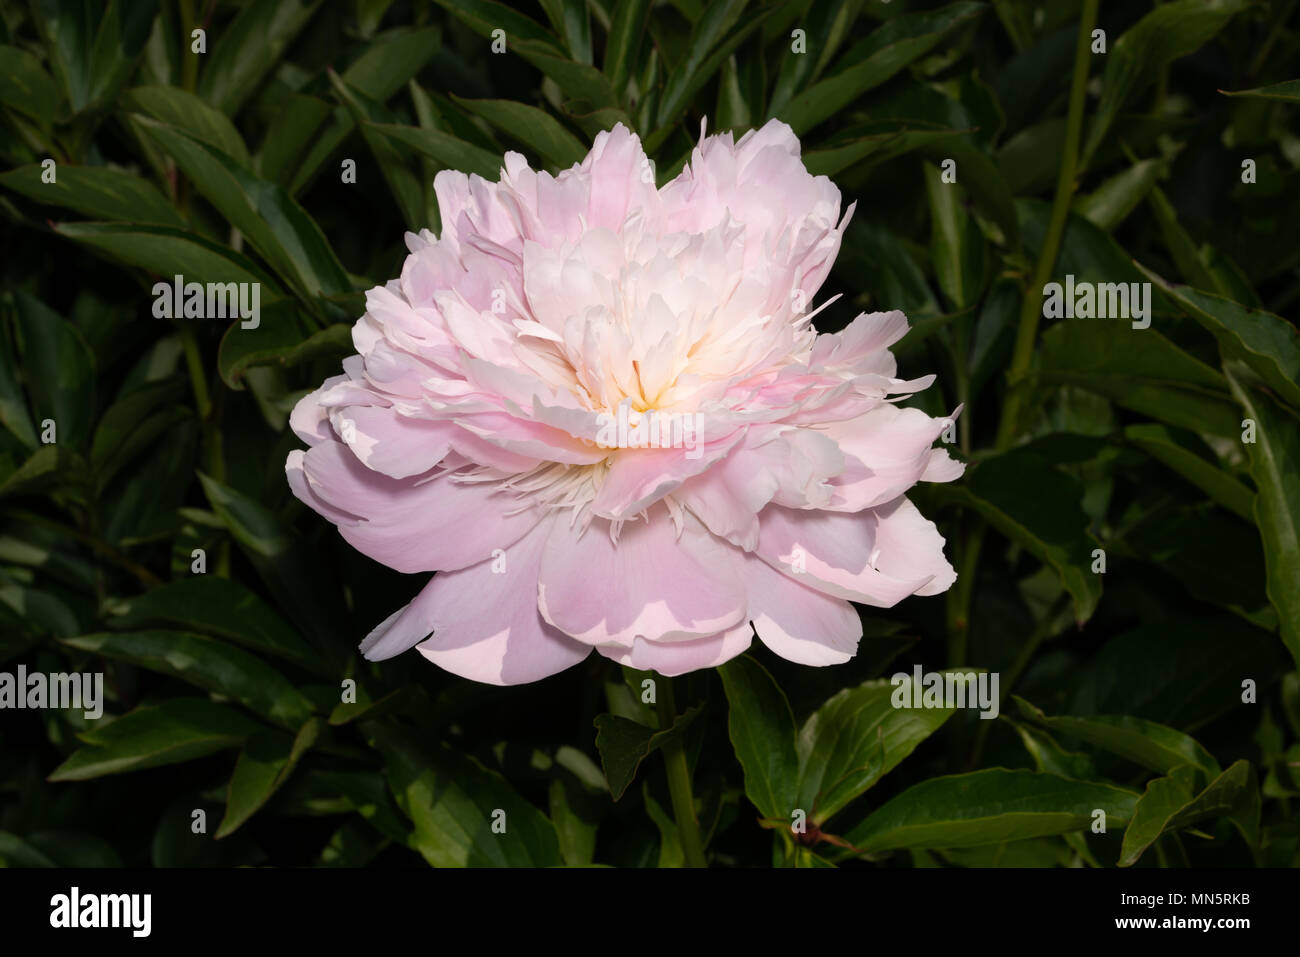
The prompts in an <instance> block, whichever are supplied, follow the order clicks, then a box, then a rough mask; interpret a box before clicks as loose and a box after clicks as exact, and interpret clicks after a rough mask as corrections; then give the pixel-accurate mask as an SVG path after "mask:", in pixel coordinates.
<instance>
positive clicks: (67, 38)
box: [31, 0, 94, 113]
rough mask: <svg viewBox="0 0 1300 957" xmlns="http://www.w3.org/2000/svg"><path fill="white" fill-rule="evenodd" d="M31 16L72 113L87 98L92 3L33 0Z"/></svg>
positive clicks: (80, 109)
mask: <svg viewBox="0 0 1300 957" xmlns="http://www.w3.org/2000/svg"><path fill="white" fill-rule="evenodd" d="M31 8H32V19H33V20H34V21H35V23H36V29H37V31H38V32H39V33H40V35H41V40H42V41H44V46H45V51H46V54H47V56H48V57H49V62H50V67H51V68H52V69H53V70H54V76H55V78H56V79H57V80H58V81H59V85H60V86H62V87H63V92H64V95H65V96H66V97H67V99H68V103H69V105H70V106H71V107H72V112H73V113H80V112H81V111H82V109H84V108H85V106H86V104H87V103H88V102H89V101H90V84H91V75H90V70H91V49H92V46H93V44H94V24H93V23H92V19H91V18H92V17H93V16H94V4H92V3H89V2H87V0H82V2H78V0H32V3H31Z"/></svg>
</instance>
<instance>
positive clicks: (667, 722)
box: [655, 675, 709, 867]
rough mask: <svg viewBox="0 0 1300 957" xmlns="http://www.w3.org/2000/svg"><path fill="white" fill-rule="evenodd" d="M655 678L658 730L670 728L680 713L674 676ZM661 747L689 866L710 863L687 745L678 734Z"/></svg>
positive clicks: (705, 865) (669, 789) (680, 837)
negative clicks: (675, 692) (674, 691)
mask: <svg viewBox="0 0 1300 957" xmlns="http://www.w3.org/2000/svg"><path fill="white" fill-rule="evenodd" d="M655 682H656V684H657V685H658V686H659V687H658V691H657V694H656V696H655V709H656V711H657V712H658V714H659V730H660V731H667V730H668V729H669V728H671V727H672V726H673V721H674V720H675V719H676V717H677V705H676V703H675V702H674V701H673V683H672V679H671V678H666V677H664V676H662V675H660V676H658V677H656V679H655ZM660 750H661V751H663V753H664V765H665V767H666V768H667V770H668V793H669V794H670V795H671V796H672V800H673V817H674V818H675V819H676V821H677V836H678V838H679V839H680V840H681V842H682V851H683V853H684V854H685V855H686V866H687V867H708V866H709V865H708V861H707V860H705V857H704V842H703V841H702V840H701V839H700V822H699V819H698V818H696V816H695V797H694V795H693V794H692V793H691V767H690V764H689V762H687V760H686V746H685V744H684V743H683V742H682V739H681V736H680V735H679V736H678V737H676V738H673V739H672V740H670V741H669V742H668V743H666V744H665V745H664V746H663V747H662V748H660Z"/></svg>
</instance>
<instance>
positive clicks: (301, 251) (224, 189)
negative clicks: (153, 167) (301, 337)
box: [141, 120, 351, 296]
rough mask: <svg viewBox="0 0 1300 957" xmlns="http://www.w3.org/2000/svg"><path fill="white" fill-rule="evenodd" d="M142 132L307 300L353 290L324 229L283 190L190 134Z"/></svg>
mask: <svg viewBox="0 0 1300 957" xmlns="http://www.w3.org/2000/svg"><path fill="white" fill-rule="evenodd" d="M141 122H142V125H143V129H144V132H145V134H146V135H147V136H149V137H150V138H151V139H152V140H153V141H154V142H156V143H157V144H158V145H159V146H161V147H162V149H163V150H164V151H166V153H167V154H168V155H169V156H171V157H172V158H173V159H174V160H175V161H176V164H177V165H178V166H179V167H180V168H181V169H182V170H184V171H185V175H186V176H188V177H190V179H191V180H193V181H194V185H195V186H196V187H197V188H198V190H199V192H201V193H202V194H203V195H204V196H205V197H206V198H207V199H208V200H209V201H210V202H211V203H212V204H213V205H214V206H215V207H217V209H218V210H220V212H221V214H222V215H223V216H225V217H226V219H227V220H229V221H230V224H231V225H232V226H234V227H235V228H236V229H238V230H239V231H240V232H241V233H243V234H244V236H245V237H246V238H247V239H248V241H249V242H250V243H251V244H252V245H253V247H254V248H255V249H257V251H258V252H260V253H261V254H262V255H263V256H264V257H266V259H267V260H268V261H269V262H271V263H272V264H273V265H274V266H275V267H276V268H277V270H278V271H279V272H280V273H281V275H283V276H284V277H285V278H288V279H291V280H294V281H296V283H297V285H298V286H299V287H300V288H301V289H302V290H303V291H304V292H305V293H306V294H307V295H308V296H319V295H332V294H336V293H341V292H346V291H348V290H349V289H351V285H350V283H349V282H348V278H347V274H346V273H345V272H344V271H343V266H342V265H341V264H340V263H339V261H338V257H337V256H335V255H334V251H333V250H332V249H331V248H330V245H329V241H328V240H327V239H326V238H325V235H324V234H323V233H322V232H321V230H320V227H319V226H317V225H316V223H315V221H314V220H313V219H312V218H311V217H310V216H308V215H307V212H306V211H305V210H304V209H303V208H302V207H301V206H299V205H298V203H297V202H295V201H294V200H293V198H292V197H290V196H289V194H288V193H286V192H285V191H284V190H283V189H281V188H280V187H279V186H277V185H276V184H274V183H268V182H266V181H265V180H261V179H258V178H257V177H255V176H253V174H252V173H250V172H248V171H247V170H246V169H244V168H243V167H241V166H240V165H239V164H238V163H237V162H236V161H235V160H234V159H233V158H232V157H230V156H227V155H226V154H225V153H222V152H221V151H220V150H217V149H215V148H214V147H212V146H209V145H208V144H207V143H204V142H203V141H202V140H197V139H194V138H193V137H192V136H190V135H189V134H187V133H184V132H182V131H181V130H178V129H176V128H175V127H171V126H167V125H166V124H163V123H157V122H154V121H152V120H142V121H141Z"/></svg>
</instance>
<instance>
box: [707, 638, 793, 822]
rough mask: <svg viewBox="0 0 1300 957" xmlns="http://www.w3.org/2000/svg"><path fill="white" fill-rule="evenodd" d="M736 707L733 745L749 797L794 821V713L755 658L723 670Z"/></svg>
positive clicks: (765, 812) (771, 815) (766, 811)
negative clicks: (792, 817)
mask: <svg viewBox="0 0 1300 957" xmlns="http://www.w3.org/2000/svg"><path fill="white" fill-rule="evenodd" d="M718 674H719V675H720V676H721V677H722V685H723V688H724V689H725V690H726V694H727V703H728V705H729V706H730V714H729V719H728V730H729V732H730V735H731V746H732V748H734V749H735V752H736V758H737V759H738V760H739V761H740V766H741V767H742V768H743V769H744V771H745V794H747V795H748V796H749V799H750V801H752V802H753V804H754V806H755V807H756V808H758V810H759V813H760V814H761V815H762V816H763V817H764V818H767V819H770V820H781V821H789V820H790V815H791V814H792V813H793V812H794V811H795V809H796V808H797V807H798V806H799V805H798V794H799V777H798V774H799V756H798V753H797V751H796V746H795V725H794V715H793V714H792V713H791V711H790V703H789V702H788V701H787V700H786V697H785V694H784V693H783V692H782V691H781V689H780V688H779V687H778V686H777V683H776V681H775V680H773V678H772V676H771V675H770V674H768V672H767V669H766V668H764V667H763V666H762V665H760V664H759V663H758V662H757V661H755V660H754V659H753V658H751V657H750V656H749V655H744V656H742V657H740V658H733V659H732V660H731V661H729V662H727V663H726V664H725V665H722V666H721V667H720V668H719V669H718Z"/></svg>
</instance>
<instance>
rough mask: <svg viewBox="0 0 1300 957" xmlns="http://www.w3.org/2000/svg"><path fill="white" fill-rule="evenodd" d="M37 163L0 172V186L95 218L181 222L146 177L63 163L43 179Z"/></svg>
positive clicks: (40, 201)
mask: <svg viewBox="0 0 1300 957" xmlns="http://www.w3.org/2000/svg"><path fill="white" fill-rule="evenodd" d="M43 172H44V170H43V169H42V168H41V167H40V165H39V164H32V165H30V166H20V167H18V168H17V169H14V170H10V171H9V172H7V173H4V174H0V186H5V187H6V188H8V189H12V190H13V191H14V192H16V193H20V194H22V195H23V196H26V197H27V198H28V199H34V200H35V201H36V202H38V203H47V204H49V205H52V206H62V207H64V208H66V209H73V210H76V211H77V212H79V213H82V214H84V215H86V216H93V217H95V218H96V219H116V220H122V221H124V222H133V223H158V224H161V225H164V226H181V225H183V221H182V220H181V218H180V216H179V215H177V213H176V210H175V209H173V208H172V204H171V203H170V202H168V201H167V199H166V197H164V196H163V194H162V193H160V192H158V189H157V187H155V186H154V185H153V184H152V183H150V182H149V181H148V180H145V179H141V178H140V177H139V176H133V175H132V174H130V173H124V172H122V171H121V170H116V169H110V168H109V167H107V166H71V165H69V164H66V163H65V164H63V165H62V166H60V167H58V169H57V171H56V176H55V181H54V182H52V183H46V182H43V181H42V179H41V174H42V173H43Z"/></svg>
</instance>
